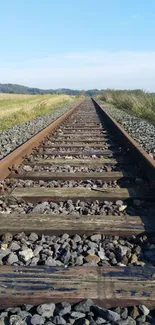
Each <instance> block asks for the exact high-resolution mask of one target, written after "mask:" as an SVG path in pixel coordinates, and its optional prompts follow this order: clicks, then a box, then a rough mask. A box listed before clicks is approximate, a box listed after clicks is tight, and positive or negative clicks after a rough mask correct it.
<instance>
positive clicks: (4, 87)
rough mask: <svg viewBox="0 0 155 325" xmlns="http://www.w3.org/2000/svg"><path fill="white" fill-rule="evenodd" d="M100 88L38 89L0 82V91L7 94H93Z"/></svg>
mask: <svg viewBox="0 0 155 325" xmlns="http://www.w3.org/2000/svg"><path fill="white" fill-rule="evenodd" d="M101 92H102V91H101V90H98V89H90V90H87V91H84V90H73V89H68V88H59V89H39V88H30V87H25V86H21V85H15V84H1V83H0V93H7V94H29V95H37V94H38V95H45V94H57V95H58V94H66V95H71V96H75V95H81V94H83V93H85V95H87V96H94V95H96V94H99V93H101Z"/></svg>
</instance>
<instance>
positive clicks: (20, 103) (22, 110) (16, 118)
mask: <svg viewBox="0 0 155 325" xmlns="http://www.w3.org/2000/svg"><path fill="white" fill-rule="evenodd" d="M79 99H80V98H79ZM73 101H75V97H73V96H69V95H16V94H0V130H1V131H2V130H5V129H7V128H9V127H11V126H13V125H15V124H18V123H23V122H26V121H28V120H31V119H33V118H35V117H37V116H40V115H43V114H47V113H50V112H51V111H54V110H55V108H56V107H61V106H65V105H69V104H71V103H72V102H73Z"/></svg>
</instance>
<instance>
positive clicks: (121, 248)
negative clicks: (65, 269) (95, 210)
mask: <svg viewBox="0 0 155 325" xmlns="http://www.w3.org/2000/svg"><path fill="white" fill-rule="evenodd" d="M0 265H14V266H23V265H25V266H35V265H46V266H81V265H83V266H88V265H91V266H104V265H112V266H126V265H137V266H139V267H142V266H144V265H155V239H154V237H151V238H149V237H147V236H146V235H141V236H137V237H136V236H131V237H119V236H105V235H101V234H95V235H92V236H87V235H81V236H79V235H78V234H75V235H74V236H69V235H68V234H67V233H64V234H63V235H61V236H55V235H53V236H47V235H44V234H42V235H37V234H36V233H30V234H29V235H27V234H25V233H24V232H22V233H18V234H17V235H14V236H12V234H10V233H5V234H4V235H3V236H2V237H1V238H0ZM140 309H141V311H142V312H143V313H144V314H145V315H147V314H148V310H147V309H146V308H144V307H143V306H141V307H140ZM81 312H83V311H82V310H81Z"/></svg>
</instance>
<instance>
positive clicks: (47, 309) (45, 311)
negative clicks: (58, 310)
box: [37, 303, 55, 318]
mask: <svg viewBox="0 0 155 325" xmlns="http://www.w3.org/2000/svg"><path fill="white" fill-rule="evenodd" d="M54 310H55V304H54V303H51V304H43V305H40V306H38V307H37V312H38V314H40V315H41V316H42V317H43V318H44V317H47V318H50V317H51V316H53V313H54Z"/></svg>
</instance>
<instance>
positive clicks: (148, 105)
mask: <svg viewBox="0 0 155 325" xmlns="http://www.w3.org/2000/svg"><path fill="white" fill-rule="evenodd" d="M98 99H101V100H103V101H104V103H106V104H109V103H110V104H111V105H114V106H116V107H117V108H120V109H123V110H126V111H127V112H128V113H132V114H134V115H135V116H138V117H142V118H144V119H146V120H148V121H149V122H151V123H153V124H155V94H154V93H147V92H144V91H142V90H106V91H104V93H103V95H100V96H98Z"/></svg>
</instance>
